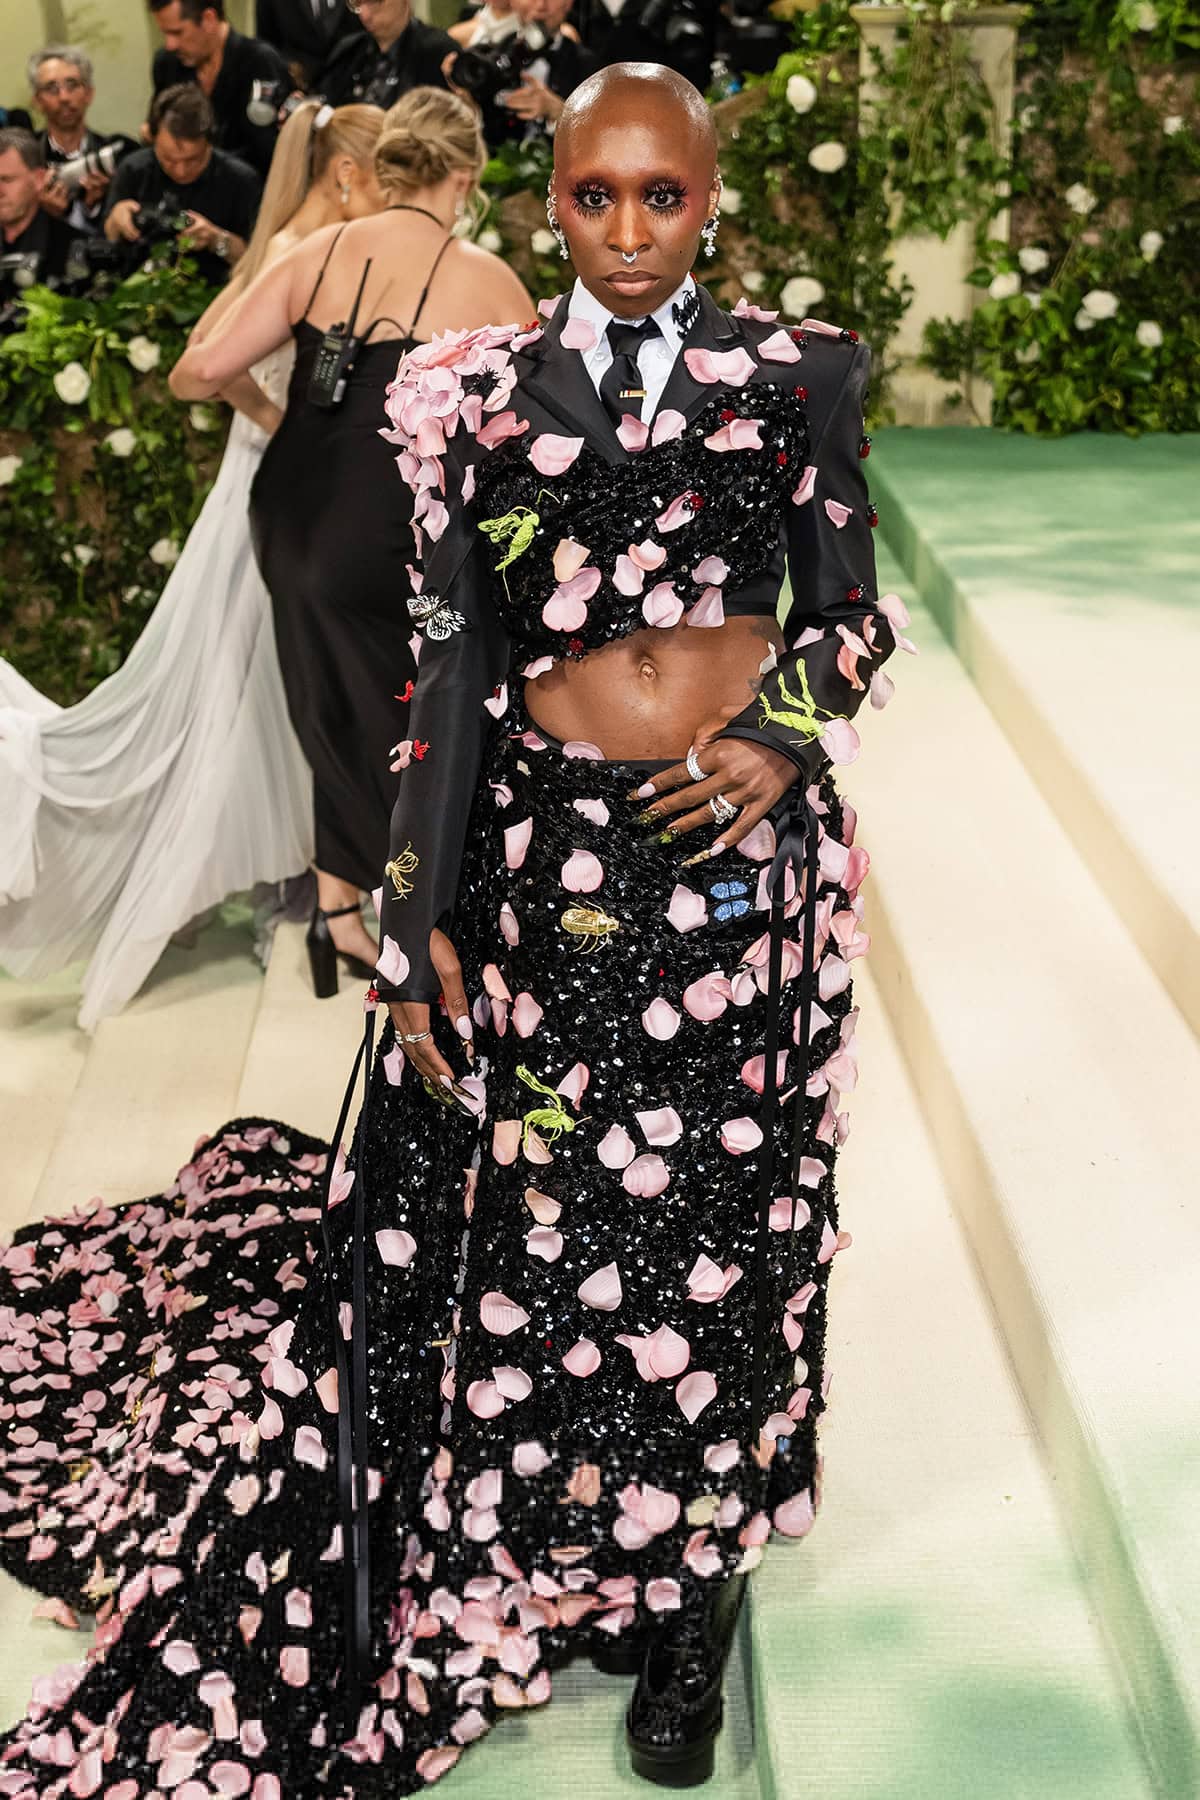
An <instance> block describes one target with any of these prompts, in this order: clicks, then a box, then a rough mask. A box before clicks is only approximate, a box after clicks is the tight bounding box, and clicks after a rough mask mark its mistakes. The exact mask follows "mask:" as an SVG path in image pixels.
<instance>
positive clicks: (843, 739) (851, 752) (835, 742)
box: [817, 718, 861, 764]
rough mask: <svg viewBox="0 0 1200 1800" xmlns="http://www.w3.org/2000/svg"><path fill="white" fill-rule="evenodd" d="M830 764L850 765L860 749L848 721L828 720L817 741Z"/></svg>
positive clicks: (859, 740) (859, 742)
mask: <svg viewBox="0 0 1200 1800" xmlns="http://www.w3.org/2000/svg"><path fill="white" fill-rule="evenodd" d="M817 742H818V743H819V744H820V746H821V748H822V750H824V752H825V754H826V756H827V757H828V758H829V760H830V762H833V763H840V764H845V763H852V762H853V761H854V760H855V758H856V757H857V755H858V752H859V750H860V748H861V739H860V738H859V735H858V733H857V731H856V730H855V729H854V727H853V725H852V724H851V723H850V721H849V719H840V718H839V719H830V720H828V721H827V723H826V725H825V729H824V730H823V731H822V733H821V735H820V737H819V738H818V739H817Z"/></svg>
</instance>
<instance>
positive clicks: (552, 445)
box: [479, 431, 583, 476]
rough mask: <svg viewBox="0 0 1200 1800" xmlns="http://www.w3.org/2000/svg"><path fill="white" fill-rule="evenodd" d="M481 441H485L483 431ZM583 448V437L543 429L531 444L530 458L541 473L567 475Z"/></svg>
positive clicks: (480, 435) (480, 436)
mask: <svg viewBox="0 0 1200 1800" xmlns="http://www.w3.org/2000/svg"><path fill="white" fill-rule="evenodd" d="M479 442H480V443H482V442H483V433H482V432H481V433H480V434H479ZM582 449H583V439H582V438H581V437H563V436H561V435H560V433H558V432H557V431H543V432H542V433H541V435H540V436H538V437H535V438H534V440H533V442H532V444H531V445H530V446H529V460H530V462H531V463H532V464H533V466H534V468H535V469H536V470H537V472H538V474H539V475H548V476H554V475H565V474H566V472H567V470H568V469H569V468H570V467H571V464H572V463H573V462H574V461H575V458H576V457H577V456H578V455H579V452H580V451H581V450H582Z"/></svg>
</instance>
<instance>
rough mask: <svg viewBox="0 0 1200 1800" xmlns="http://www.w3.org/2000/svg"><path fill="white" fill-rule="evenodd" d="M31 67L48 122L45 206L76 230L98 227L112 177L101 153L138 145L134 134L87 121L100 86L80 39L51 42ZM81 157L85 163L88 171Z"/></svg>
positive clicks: (90, 230) (38, 103) (31, 88)
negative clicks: (108, 131)
mask: <svg viewBox="0 0 1200 1800" xmlns="http://www.w3.org/2000/svg"><path fill="white" fill-rule="evenodd" d="M27 68H28V75H29V91H30V93H31V94H32V95H33V100H34V104H35V105H36V106H37V108H38V110H39V111H40V112H41V114H42V117H43V118H44V119H45V121H46V128H45V130H44V131H42V132H41V133H40V134H39V141H40V143H41V146H42V154H43V157H44V158H45V162H46V171H47V174H46V184H45V187H44V188H43V190H42V210H43V211H44V212H48V213H49V214H50V215H51V217H53V218H56V219H65V220H66V222H67V224H68V225H70V227H71V229H72V230H73V231H74V232H75V233H76V234H79V233H95V232H98V231H99V230H100V228H101V222H102V220H103V217H104V198H105V195H106V194H107V193H108V184H109V181H110V179H111V176H112V169H111V168H105V167H104V166H103V163H102V162H101V160H100V157H99V152H100V151H101V150H103V149H105V147H106V146H107V145H108V144H110V143H111V144H112V145H113V148H114V154H123V153H124V151H125V150H126V149H127V148H132V144H131V142H130V140H129V139H128V138H121V137H118V138H112V139H110V138H107V137H103V136H101V134H100V133H99V132H98V131H93V130H92V129H91V127H90V126H89V124H88V122H87V115H88V108H89V107H90V106H91V104H92V101H93V100H94V99H95V98H96V89H95V86H94V85H93V81H92V62H91V58H90V57H89V56H88V55H87V53H86V51H83V50H80V49H78V48H77V46H76V45H74V44H47V46H46V48H45V49H44V50H35V51H34V53H33V55H32V56H31V57H30V59H29V62H28V65H27ZM81 159H83V161H84V164H85V168H84V172H83V173H82V174H80V173H79V169H80V161H81ZM105 160H109V159H105ZM63 168H65V169H66V170H67V175H66V177H65V178H64V179H60V177H59V176H58V174H57V171H58V170H59V169H63Z"/></svg>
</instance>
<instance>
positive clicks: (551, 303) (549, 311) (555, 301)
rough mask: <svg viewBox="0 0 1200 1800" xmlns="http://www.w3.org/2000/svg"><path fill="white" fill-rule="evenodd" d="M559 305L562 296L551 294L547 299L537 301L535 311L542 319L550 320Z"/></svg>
mask: <svg viewBox="0 0 1200 1800" xmlns="http://www.w3.org/2000/svg"><path fill="white" fill-rule="evenodd" d="M561 303H562V295H561V294H551V295H550V296H549V298H548V299H546V300H539V301H538V303H537V309H538V312H539V313H540V314H541V316H542V318H543V319H552V318H553V317H554V313H555V309H556V307H558V306H559V305H560V304H561Z"/></svg>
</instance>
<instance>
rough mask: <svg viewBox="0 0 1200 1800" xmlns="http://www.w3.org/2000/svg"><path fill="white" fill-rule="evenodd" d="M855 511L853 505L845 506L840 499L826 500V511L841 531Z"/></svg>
mask: <svg viewBox="0 0 1200 1800" xmlns="http://www.w3.org/2000/svg"><path fill="white" fill-rule="evenodd" d="M853 511H854V508H853V507H852V506H843V505H842V503H841V501H840V500H826V502H825V512H826V514H827V516H828V518H829V520H830V522H831V523H832V524H833V525H835V526H836V527H837V529H838V530H839V531H840V530H841V529H842V526H843V525H844V524H845V523H846V520H847V519H848V518H849V517H850V514H851V513H852V512H853Z"/></svg>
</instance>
